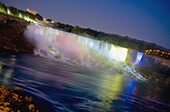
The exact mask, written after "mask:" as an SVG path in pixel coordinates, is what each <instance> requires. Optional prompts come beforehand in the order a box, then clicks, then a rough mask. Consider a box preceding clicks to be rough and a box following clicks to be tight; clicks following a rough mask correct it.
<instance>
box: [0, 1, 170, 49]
mask: <svg viewBox="0 0 170 112" xmlns="http://www.w3.org/2000/svg"><path fill="white" fill-rule="evenodd" d="M0 2H3V3H5V4H6V5H9V6H14V7H16V8H18V9H22V10H26V8H31V9H33V10H36V11H38V13H39V14H40V15H42V16H43V17H45V18H47V19H54V20H55V21H58V22H62V23H65V24H70V25H73V26H75V25H78V26H80V27H83V28H91V29H95V30H99V31H104V32H108V33H114V34H119V35H122V36H129V37H132V38H136V39H139V40H144V41H147V42H152V43H156V44H158V45H161V46H163V47H166V48H168V49H170V0H0Z"/></svg>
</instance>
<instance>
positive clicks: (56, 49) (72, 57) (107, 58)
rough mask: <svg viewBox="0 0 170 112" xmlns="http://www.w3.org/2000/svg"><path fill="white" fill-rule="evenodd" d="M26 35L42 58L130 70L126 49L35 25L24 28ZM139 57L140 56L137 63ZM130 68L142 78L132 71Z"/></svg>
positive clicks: (108, 68) (109, 68)
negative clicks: (127, 63)
mask: <svg viewBox="0 0 170 112" xmlns="http://www.w3.org/2000/svg"><path fill="white" fill-rule="evenodd" d="M25 36H26V37H27V38H28V40H29V41H30V42H31V43H32V44H34V46H35V47H36V49H35V54H37V55H40V56H43V57H48V58H52V59H55V60H57V61H63V62H66V63H71V64H78V65H83V66H87V67H90V68H97V69H100V70H106V71H109V72H115V70H116V71H120V69H122V70H125V71H127V70H126V68H128V70H129V69H132V68H130V67H129V66H128V65H126V64H125V62H126V56H127V54H128V49H127V48H123V47H119V46H116V45H113V44H109V43H105V42H102V41H99V40H95V39H91V38H88V37H84V36H80V35H76V34H73V33H68V32H64V31H61V30H58V29H53V28H49V27H45V26H41V25H34V24H31V25H29V26H28V27H27V30H26V31H25ZM138 55H140V54H138ZM140 59H141V55H140V56H138V58H137V59H136V60H137V61H136V62H139V61H138V60H140ZM122 64H123V65H122ZM118 69H119V70H118ZM130 71H131V72H128V73H130V74H134V75H136V74H137V75H139V76H137V77H140V78H141V75H140V74H138V73H136V71H135V70H130ZM135 77H136V76H135Z"/></svg>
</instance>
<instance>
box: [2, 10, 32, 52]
mask: <svg viewBox="0 0 170 112" xmlns="http://www.w3.org/2000/svg"><path fill="white" fill-rule="evenodd" d="M27 25H29V22H27V21H25V20H23V19H20V18H17V17H14V16H10V15H6V14H4V13H0V53H3V52H4V51H5V50H8V53H10V51H13V52H16V53H18V52H22V53H33V47H32V46H31V45H30V44H29V43H28V41H27V40H26V38H25V37H24V31H25V29H26V27H27Z"/></svg>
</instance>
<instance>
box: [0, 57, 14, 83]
mask: <svg viewBox="0 0 170 112" xmlns="http://www.w3.org/2000/svg"><path fill="white" fill-rule="evenodd" d="M2 60H3V61H2ZM15 63H16V56H15V55H12V56H10V57H9V58H8V59H0V78H1V80H0V81H2V82H3V83H9V79H10V78H11V76H12V74H13V72H14V68H13V66H14V65H15Z"/></svg>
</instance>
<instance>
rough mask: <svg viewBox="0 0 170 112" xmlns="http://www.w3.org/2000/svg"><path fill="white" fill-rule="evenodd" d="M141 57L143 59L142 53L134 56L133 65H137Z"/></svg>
mask: <svg viewBox="0 0 170 112" xmlns="http://www.w3.org/2000/svg"><path fill="white" fill-rule="evenodd" d="M142 57H143V53H141V52H138V53H137V55H136V59H135V64H139V63H140V62H141V60H142Z"/></svg>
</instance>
